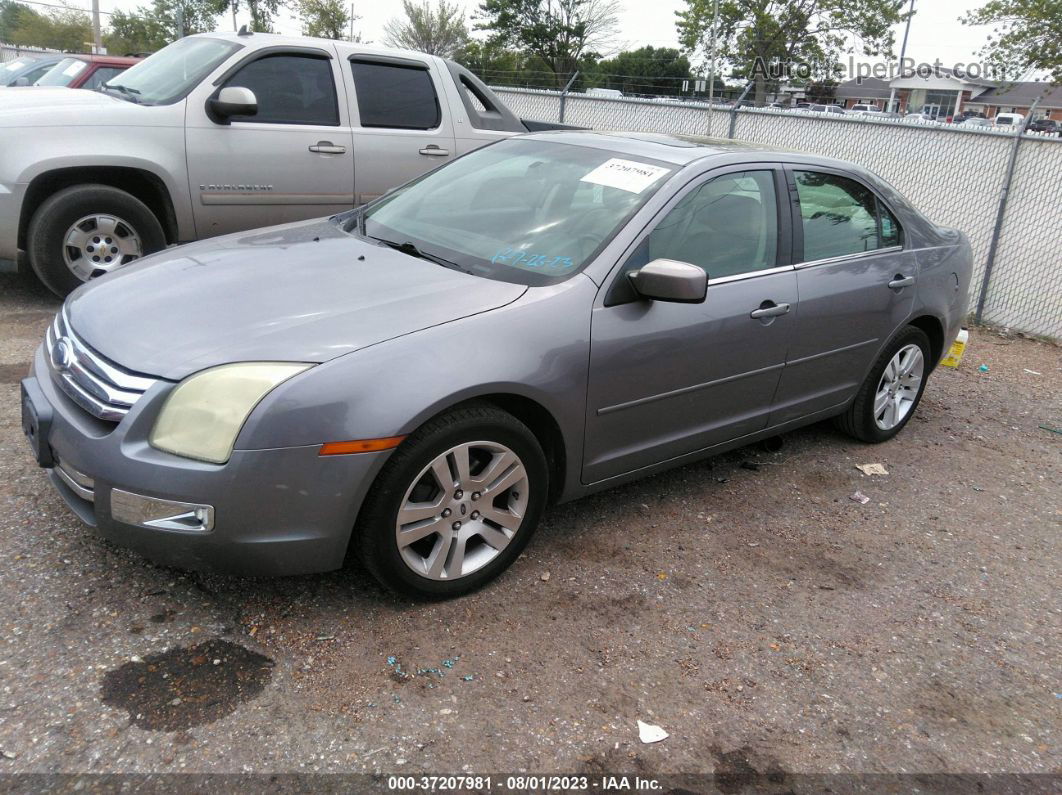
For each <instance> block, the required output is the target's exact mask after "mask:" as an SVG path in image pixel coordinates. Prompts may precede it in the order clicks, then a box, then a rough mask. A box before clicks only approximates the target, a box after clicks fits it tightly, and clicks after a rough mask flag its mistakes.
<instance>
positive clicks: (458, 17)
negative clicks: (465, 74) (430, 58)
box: [384, 0, 469, 58]
mask: <svg viewBox="0 0 1062 795" xmlns="http://www.w3.org/2000/svg"><path fill="white" fill-rule="evenodd" d="M402 10H403V11H404V12H405V15H406V18H405V19H399V18H397V17H396V18H394V19H391V20H390V21H389V22H388V23H387V24H386V25H384V42H385V43H386V44H389V45H390V46H392V47H401V48H403V49H406V50H418V51H419V52H426V53H428V54H429V55H441V56H442V57H443V58H452V57H453V56H454V55H455V54H456V53H458V52H460V51H462V50H463V49H464V47H465V46H466V45H467V44H468V42H469V38H468V26H467V25H466V24H465V12H464V9H462V8H461V7H460V6H458V5H457V4H456V3H453V4H451V3H448V2H446V0H438V4H437V5H436V6H435V8H434V9H433V8H432V6H431V2H430V0H422V2H419V3H417V2H413V0H402Z"/></svg>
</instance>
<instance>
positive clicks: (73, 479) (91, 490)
mask: <svg viewBox="0 0 1062 795" xmlns="http://www.w3.org/2000/svg"><path fill="white" fill-rule="evenodd" d="M55 474H56V475H58V476H59V479H60V480H61V481H63V483H65V484H66V485H67V486H68V487H69V488H70V490H71V491H72V492H74V494H76V495H77V496H78V497H80V498H81V499H83V500H86V501H88V502H95V501H96V481H94V480H93V479H92V478H90V477H89V476H88V475H86V474H85V473H84V472H78V471H77V470H76V469H74V468H73V467H72V466H70V465H69V464H66V463H63V462H62V461H60V460H59V458H58V457H57V456H56V457H55Z"/></svg>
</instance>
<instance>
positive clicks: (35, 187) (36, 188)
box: [18, 166, 177, 249]
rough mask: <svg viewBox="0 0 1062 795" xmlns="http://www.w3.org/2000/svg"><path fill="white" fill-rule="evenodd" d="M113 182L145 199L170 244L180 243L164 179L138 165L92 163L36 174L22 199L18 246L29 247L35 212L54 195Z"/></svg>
mask: <svg viewBox="0 0 1062 795" xmlns="http://www.w3.org/2000/svg"><path fill="white" fill-rule="evenodd" d="M85 184H93V185H109V186H110V187H112V188H118V189H119V190H124V191H125V192H126V193H129V194H130V195H132V196H135V197H136V198H137V199H139V200H140V201H142V202H143V203H144V204H146V205H147V206H148V209H150V210H151V212H153V213H154V214H155V217H156V218H158V219H159V223H160V224H161V225H162V230H163V232H164V233H165V235H166V242H167V243H171V244H172V243H176V242H177V215H176V213H174V210H173V201H172V199H171V198H170V193H169V191H168V190H166V186H165V185H164V184H163V182H162V180H161V179H159V178H158V177H157V176H155V175H154V174H152V173H151V172H149V171H144V170H142V169H138V168H127V167H112V166H92V167H88V166H86V167H77V168H61V169H56V170H55V171H47V172H45V173H44V174H40V175H38V176H36V177H34V179H33V181H32V182H30V184H29V187H28V188H27V190H26V197H25V199H23V201H22V213H21V215H20V216H19V223H18V247H19V248H21V249H25V248H26V231H27V229H29V222H30V219H31V218H32V217H33V214H34V213H35V212H36V211H37V208H38V207H40V205H41V203H42V202H44V200H45V199H47V198H48V197H49V196H51V195H52V194H54V193H56V192H58V191H61V190H63V189H64V188H69V187H72V186H74V185H85Z"/></svg>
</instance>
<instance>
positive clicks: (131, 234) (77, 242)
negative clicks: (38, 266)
mask: <svg viewBox="0 0 1062 795" xmlns="http://www.w3.org/2000/svg"><path fill="white" fill-rule="evenodd" d="M142 254H143V246H142V245H141V242H140V236H139V235H138V234H137V233H136V230H135V229H133V227H132V226H131V225H130V224H128V223H127V222H126V221H123V220H122V219H121V218H118V217H117V216H114V215H103V214H100V215H86V216H85V217H84V218H82V219H80V220H79V221H76V222H75V223H74V224H73V225H72V226H71V227H70V228H69V229H68V230H67V231H66V235H65V236H64V238H63V261H64V262H65V263H66V267H68V268H69V269H70V270H71V272H73V274H74V275H75V276H77V277H78V278H79V279H80V280H81V281H83V282H87V281H88V280H89V279H91V278H93V277H95V276H102V275H103V274H104V273H107V272H109V271H112V270H114V269H115V268H117V267H118V266H119V265H123V264H125V263H127V262H131V261H132V260H134V259H137V258H138V257H140V256H141V255H142Z"/></svg>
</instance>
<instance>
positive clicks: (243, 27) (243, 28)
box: [236, 25, 251, 36]
mask: <svg viewBox="0 0 1062 795" xmlns="http://www.w3.org/2000/svg"><path fill="white" fill-rule="evenodd" d="M236 35H237V36H250V35H251V31H249V30H247V26H246V25H241V26H240V30H239V32H238V33H237V34H236Z"/></svg>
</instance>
